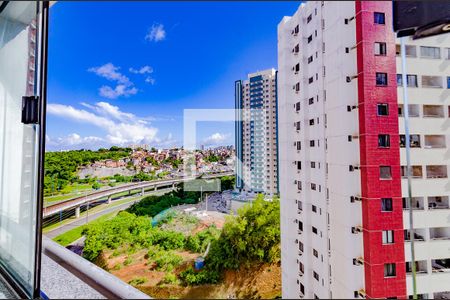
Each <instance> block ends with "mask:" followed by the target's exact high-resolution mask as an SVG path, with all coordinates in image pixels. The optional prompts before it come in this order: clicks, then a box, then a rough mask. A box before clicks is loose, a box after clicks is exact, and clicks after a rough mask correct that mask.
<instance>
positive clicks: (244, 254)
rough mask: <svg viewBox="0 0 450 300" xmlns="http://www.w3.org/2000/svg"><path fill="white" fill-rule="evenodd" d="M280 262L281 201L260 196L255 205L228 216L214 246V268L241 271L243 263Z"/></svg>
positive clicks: (210, 256)
mask: <svg viewBox="0 0 450 300" xmlns="http://www.w3.org/2000/svg"><path fill="white" fill-rule="evenodd" d="M279 259H280V201H279V199H278V198H275V199H273V200H272V201H266V200H264V197H263V195H258V196H257V197H256V199H255V200H254V201H253V202H252V204H246V205H244V206H243V207H241V208H240V209H239V210H238V215H237V216H236V217H228V218H227V220H226V222H225V225H224V227H223V230H222V233H221V235H220V237H219V239H217V240H216V241H213V242H212V244H211V249H210V254H209V255H208V257H207V261H208V262H207V263H208V264H209V265H210V267H211V268H213V269H215V270H220V269H222V268H238V267H239V266H240V264H241V263H244V264H247V263H249V262H275V261H278V260H279Z"/></svg>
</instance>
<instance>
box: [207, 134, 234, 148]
mask: <svg viewBox="0 0 450 300" xmlns="http://www.w3.org/2000/svg"><path fill="white" fill-rule="evenodd" d="M229 136H230V135H229V134H223V133H219V132H216V133H214V134H212V135H210V136H208V137H207V138H205V139H204V140H203V143H205V144H206V145H208V146H212V145H218V144H220V143H223V142H224V141H225V140H226V139H227V138H228V137H229Z"/></svg>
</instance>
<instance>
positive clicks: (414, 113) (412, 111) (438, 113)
mask: <svg viewBox="0 0 450 300" xmlns="http://www.w3.org/2000/svg"><path fill="white" fill-rule="evenodd" d="M420 107H421V105H419V104H408V116H409V117H411V118H418V117H420V115H421V114H420ZM445 111H446V109H445V106H444V105H432V104H424V105H423V106H422V116H423V117H424V118H445ZM447 111H448V112H447V116H448V117H450V106H449V107H447ZM403 115H404V106H403V104H399V105H398V116H399V117H403Z"/></svg>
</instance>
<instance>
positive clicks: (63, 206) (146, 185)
mask: <svg viewBox="0 0 450 300" xmlns="http://www.w3.org/2000/svg"><path fill="white" fill-rule="evenodd" d="M227 175H228V176H229V175H233V172H223V173H212V174H204V175H202V176H197V177H193V176H192V177H185V178H176V179H168V180H154V181H144V182H137V183H130V184H126V185H122V186H119V187H113V188H110V189H107V190H102V191H97V192H93V193H90V194H86V195H83V196H80V197H75V198H72V199H68V200H65V201H61V202H57V203H55V204H50V205H48V206H46V207H44V209H43V217H44V218H45V217H49V216H51V215H54V214H57V213H59V212H61V211H65V210H68V209H74V208H75V216H76V217H79V215H80V207H81V206H82V205H83V204H86V203H89V202H94V201H98V200H100V199H102V198H106V197H107V199H108V204H109V203H111V201H112V196H113V195H115V194H119V193H123V192H130V193H131V191H132V190H141V194H142V195H144V193H145V190H146V189H151V188H153V189H154V190H157V189H158V188H162V187H173V188H174V187H175V185H176V184H178V183H180V182H184V181H190V180H193V179H196V178H199V177H201V178H202V179H212V178H218V177H222V176H227Z"/></svg>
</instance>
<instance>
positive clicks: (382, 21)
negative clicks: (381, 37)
mask: <svg viewBox="0 0 450 300" xmlns="http://www.w3.org/2000/svg"><path fill="white" fill-rule="evenodd" d="M373 23H374V24H377V25H386V14H385V13H384V12H378V11H374V12H373Z"/></svg>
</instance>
